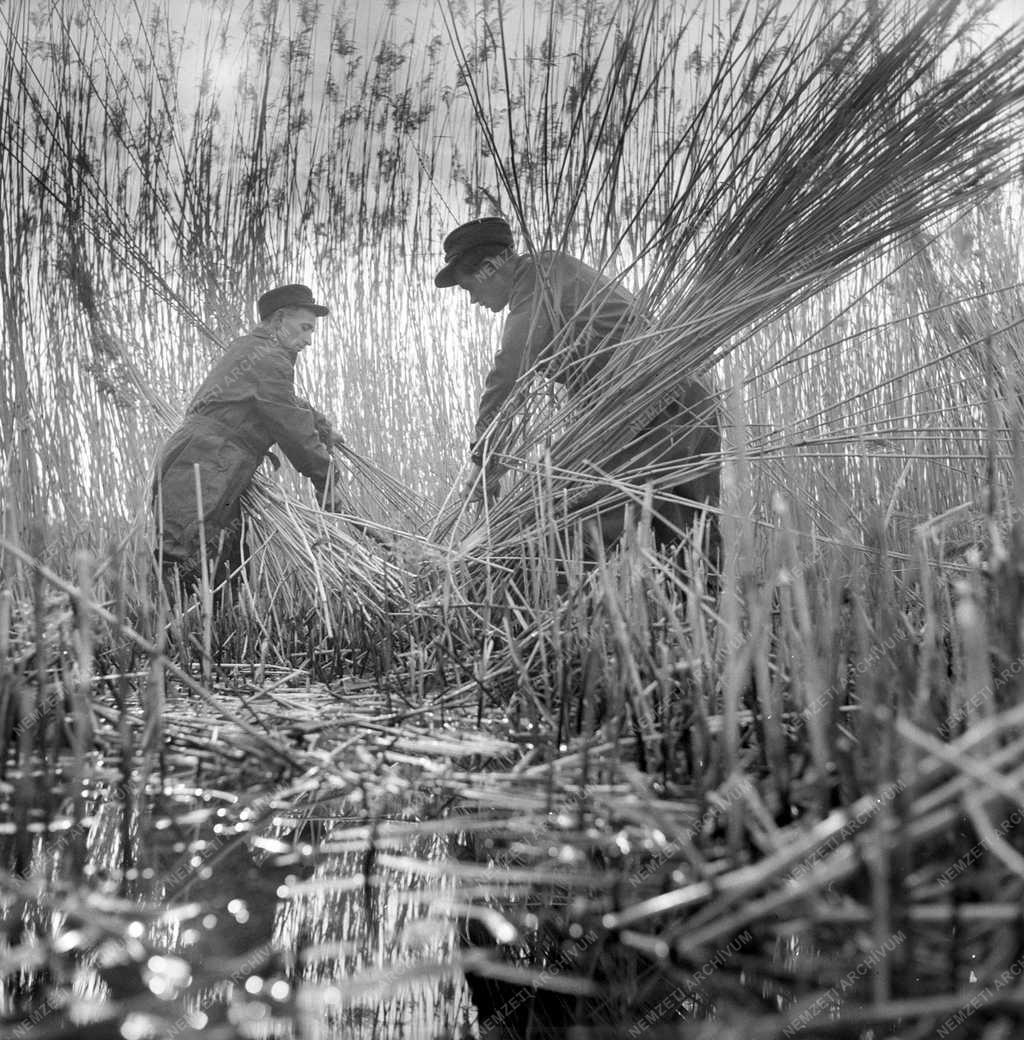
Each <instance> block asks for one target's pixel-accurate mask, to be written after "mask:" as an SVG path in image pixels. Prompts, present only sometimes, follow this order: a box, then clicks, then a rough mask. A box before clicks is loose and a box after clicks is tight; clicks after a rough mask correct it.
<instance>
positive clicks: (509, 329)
mask: <svg viewBox="0 0 1024 1040" xmlns="http://www.w3.org/2000/svg"><path fill="white" fill-rule="evenodd" d="M531 274H532V272H531ZM533 282H534V280H533V278H531V279H530V281H529V282H528V283H527V284H526V285H523V286H517V287H516V288H514V289H513V297H512V304H511V309H510V311H509V315H508V317H507V318H506V319H505V327H504V329H503V330H502V334H501V346H500V347H499V349H498V353H497V354H495V356H494V364H493V365H492V366H491V371H490V372H489V373H488V375H487V379H486V380H485V382H484V392H483V394H482V395H481V397H480V405H479V407H478V408H477V418H476V426H475V427H474V430H473V440H472V441H471V442H470V446H469V447H470V458H471V459H472V460H473V462H475V463H477V465H481V464H482V461H483V451H482V448H481V445H480V441H481V438H482V437H483V435H484V433H485V432H486V430H487V427H488V426H489V425H490V424H491V421H492V420H493V419H494V417H495V415H497V413H498V411H499V409H500V408H501V406H502V405H503V404H504V403H505V402H506V401H507V400H508V397H509V395H510V394H511V393H512V388H513V387H514V386H515V384H516V380H517V379H519V377H520V376H521V375H522V374H523V373H524V372H526V371H527V370H528V369H529V368H530V367H531V366H532V365H533V364H534V362H536V361H537V360H538V358H540V356H541V355H542V353H543V352H544V350H545V348H546V347H548V346H550V344H551V342H552V340H554V338H555V332H556V330H555V328H554V325H553V323H552V320H551V312H552V309H553V307H552V300H551V299H550V298H548V295H549V294H547V293H542V292H537V291H535V290H534V284H533Z"/></svg>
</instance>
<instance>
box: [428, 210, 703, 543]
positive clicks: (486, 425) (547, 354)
mask: <svg viewBox="0 0 1024 1040" xmlns="http://www.w3.org/2000/svg"><path fill="white" fill-rule="evenodd" d="M444 251H445V264H444V267H442V268H441V270H440V271H439V272H438V273H437V275H436V277H435V278H434V284H435V285H436V286H438V288H448V287H452V286H458V287H460V288H461V289H464V290H465V291H466V292H467V293H469V298H470V300H471V301H472V302H473V303H474V304H477V305H478V306H481V307H486V308H488V309H489V310H491V311H494V312H495V313H499V312H501V311H502V310H504V309H505V308H508V312H509V313H508V317H507V318H506V319H505V327H504V329H503V331H502V337H501V347H500V349H499V350H498V353H497V355H496V357H495V359H494V365H493V367H492V368H491V371H490V373H489V374H488V376H487V379H486V382H485V385H484V392H483V395H482V397H481V399H480V405H479V409H478V413H477V420H476V427H475V430H474V434H473V439H472V441H471V443H470V459H471V461H472V463H473V469H472V471H471V473H470V477H469V480H468V481H467V492H468V493H469V494H470V495H471V496H473V497H477V496H485V495H491V494H496V491H497V486H496V480H497V478H498V477H500V474H501V468H500V466H494V465H493V464H491V463H488V464H487V465H486V466H485V465H484V464H485V461H486V452H485V447H486V446H487V444H494V443H495V442H498V443H500V441H501V431H500V430H498V429H495V428H493V427H492V423H493V421H494V419H495V417H496V416H497V415H498V413H499V411H500V409H501V407H502V405H503V404H504V403H505V401H506V400H507V399H508V398H509V396H510V395H511V393H512V390H513V387H514V386H515V384H516V382H517V380H518V379H519V378H520V376H522V375H524V374H525V373H526V372H528V371H530V370H531V369H533V370H534V371H536V372H539V373H540V374H542V375H543V376H544V377H546V378H547V379H550V380H552V381H553V382H555V383H558V384H561V385H563V386H564V387H565V389H566V393H567V395H568V399H569V401H570V402H571V401H573V399H574V398H575V399H576V400H577V401H580V400H584V399H585V395H584V394H583V391H584V390H585V389H586V388H587V387H588V385H590V384H591V383H592V381H593V380H594V377H595V376H596V375H597V374H598V373H599V372H600V371H601V369H602V368H603V367H604V366H605V365H606V364H607V363H608V361H609V360H610V358H611V356H612V354H613V352H614V351H615V349H616V348H617V347H618V346H619V345H620V344H623V343H625V342H626V341H628V340H630V338H631V337H635V336H636V335H637V333H639V332H642V331H643V330H645V329H649V328H650V326H651V322H650V319H649V317H648V316H647V315H646V314H644V313H643V311H642V310H641V309H640V308H639V306H638V304H637V301H636V299H635V298H634V297H633V295H632V294H631V293H630V292H628V291H627V290H626V289H625V288H624V287H623V286H622V285H621V284H620V283H618V282H617V281H615V280H613V279H611V278H608V277H606V276H605V275H602V274H601V273H600V272H598V271H596V270H594V269H593V268H592V267H588V266H587V265H586V264H584V263H582V262H581V261H579V260H577V259H575V258H574V257H571V256H569V255H567V254H566V253H562V252H557V251H549V252H542V253H539V254H537V255H536V256H530V255H520V254H518V253H517V252H516V249H515V240H514V238H513V235H512V229H511V228H510V227H509V225H508V223H507V221H505V220H504V219H503V218H501V217H483V218H481V219H479V220H472V221H470V222H469V223H467V224H462V225H461V226H460V227H457V228H456V229H455V230H454V231H453V232H452V233H451V234H450V235H448V237H447V238H446V239H445V241H444ZM634 346H635V340H634ZM584 407H586V405H584ZM623 429H624V442H625V441H628V444H627V443H623V445H622V450H621V452H619V453H618V454H616V455H615V456H614V457H613V458H611V459H608V460H605V465H604V467H603V468H604V470H605V471H606V472H611V473H612V474H613V475H614V476H617V477H620V478H623V479H627V480H628V479H629V478H630V477H631V476H634V475H635V473H636V468H637V466H638V465H639V466H640V467H641V468H642V469H645V470H654V469H657V470H659V471H661V472H664V469H665V467H666V466H668V467H670V468H671V467H672V466H673V464H674V463H677V462H678V463H679V464H680V468H684V467H685V466H686V465H687V464H690V465H691V466H692V464H693V463H694V462H695V461H696V462H698V463H700V462H701V461H704V462H708V463H709V464H708V465H706V466H698V469H699V471H700V472H699V474H698V475H696V476H693V477H688V478H687V479H684V480H681V481H680V482H679V483H678V484H676V485H675V486H672V487H669V488H667V489H666V490H667V491H668V492H670V493H671V494H673V495H674V496H678V497H681V498H687V499H690V500H692V501H694V502H698V503H706V504H708V505H711V506H715V505H717V503H718V496H719V473H718V467H717V465H716V464H715V463H714V462H713V461H712V460H713V459H714V457H715V456H717V454H718V452H719V451H720V447H721V438H720V434H719V427H718V418H717V409H716V407H715V397H714V395H713V394H712V393H711V392H710V391H709V390H708V388H707V387H706V386H705V385H704V384H703V383H702V382H701V381H700V380H698V379H695V378H687V379H683V380H681V381H680V382H679V384H678V385H677V386H675V387H674V388H673V392H672V394H671V395H670V397H669V398H667V399H666V400H665V402H664V405H663V406H661V405H659V406H658V407H657V408H655V409H654V411H653V413H652V414H651V415H650V416H649V417H641V422H640V427H639V428H638V429H632V428H630V425H629V423H624V425H623ZM485 438H486V440H485ZM482 467H483V470H482ZM482 472H483V474H484V475H485V477H486V479H483V478H482ZM606 490H607V488H598V489H596V490H595V491H594V492H593V493H592V495H591V496H590V497H591V498H592V499H593V500H594V501H595V502H596V501H597V500H598V499H600V498H601V497H602V495H603V494H604V492H605V491H606ZM654 506H655V513H656V517H655V523H654V527H655V536H656V537H657V539H658V541H659V542H660V543H661V544H668V543H671V542H674V541H676V540H677V539H678V536H679V535H678V533H679V532H681V531H686V530H688V529H689V528H690V527H691V526H692V524H693V522H694V520H695V518H696V515H697V509H696V508H695V507H692V506H684V505H681V504H679V503H676V502H672V501H669V500H666V499H664V498H661V497H656V499H655V503H654ZM599 521H600V527H601V535H602V540H603V541H604V543H605V545H606V546H610V545H612V544H613V543H614V542H615V541H616V540H617V539H618V538H619V536H620V535H621V534H622V530H623V525H624V522H625V504H622V505H621V506H618V507H614V508H611V509H607V508H604V509H601V511H600V514H599ZM710 526H711V541H712V543H713V542H714V540H715V531H714V525H713V524H712V525H710Z"/></svg>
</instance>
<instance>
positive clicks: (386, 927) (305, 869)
mask: <svg viewBox="0 0 1024 1040" xmlns="http://www.w3.org/2000/svg"><path fill="white" fill-rule="evenodd" d="M120 790H122V788H120V787H118V786H117V785H116V784H106V783H104V784H100V785H94V786H93V787H92V788H91V790H90V791H89V796H88V798H87V800H86V810H87V812H88V813H89V815H87V816H86V817H84V818H83V819H82V820H80V821H78V822H76V821H75V820H74V819H73V818H72V817H71V816H69V815H58V816H56V817H54V818H52V819H50V820H49V822H48V824H44V821H43V820H41V819H40V820H38V821H36V822H35V823H33V824H32V825H31V829H32V830H33V831H34V832H35V833H34V834H33V836H32V842H31V852H30V859H29V861H28V862H25V847H24V845H21V846H20V848H19V842H18V834H17V827H16V825H15V822H14V814H13V812H12V802H11V801H10V800H8V801H7V803H6V804H5V805H4V806H3V812H4V815H3V827H2V835H0V840H2V846H0V848H2V850H3V860H2V863H0V869H3V870H4V871H5V872H6V873H7V874H8V880H9V881H10V882H11V884H9V885H6V886H5V889H6V890H7V891H8V892H9V893H10V892H17V895H15V896H14V897H13V898H10V897H9V898H8V899H7V900H6V901H5V905H4V907H3V911H2V918H0V928H2V930H3V931H4V932H5V933H6V938H7V941H8V947H7V949H6V950H5V951H4V952H3V963H4V968H3V975H4V976H5V980H4V987H3V992H2V1001H3V1003H2V1014H3V1018H4V1020H5V1021H6V1023H8V1026H7V1029H9V1030H13V1032H12V1033H11V1035H14V1036H17V1037H19V1038H25V1040H28V1038H31V1037H42V1036H48V1037H58V1036H64V1037H73V1036H82V1037H88V1036H96V1037H100V1036H109V1037H115V1036H116V1037H121V1038H123V1040H144V1038H146V1037H159V1036H174V1037H188V1036H191V1035H202V1036H204V1037H210V1036H216V1037H303V1038H307V1037H308V1038H315V1040H335V1038H338V1040H341V1038H353V1040H356V1038H363V1037H366V1038H376V1037H407V1038H409V1040H418V1038H424V1040H434V1038H455V1037H460V1038H461V1037H470V1036H474V1035H475V1032H474V1031H473V1029H472V1027H471V1022H472V1021H473V1019H474V1018H475V1013H474V1012H473V1011H472V1010H471V1006H470V1003H469V1000H468V995H467V991H466V988H465V983H464V981H463V979H462V976H461V974H459V973H457V972H454V973H453V971H452V969H451V968H450V967H448V968H445V967H444V962H445V961H447V960H448V959H449V957H450V955H451V952H452V947H453V943H454V938H453V936H454V926H453V918H452V915H451V914H450V913H449V912H448V911H449V909H450V908H451V905H452V893H451V885H450V884H448V883H447V882H446V880H445V877H444V872H443V871H438V872H437V874H436V875H435V876H432V877H429V878H423V879H420V880H419V881H417V880H416V879H410V877H409V876H408V875H407V874H403V873H402V871H400V870H398V869H395V868H394V867H390V866H388V865H387V863H386V862H378V861H377V855H376V853H375V852H374V851H373V846H372V843H371V844H370V845H367V844H366V843H365V842H362V843H360V842H356V841H345V840H341V841H334V840H332V831H333V832H334V833H338V832H343V831H344V830H345V829H346V826H347V821H346V818H345V816H344V815H343V813H344V809H343V808H342V809H341V810H340V811H339V815H338V816H337V817H335V818H334V819H333V820H330V821H326V820H324V819H323V818H322V816H320V817H316V816H314V817H313V818H312V819H306V820H296V819H286V818H281V817H279V816H276V815H275V814H274V813H273V811H272V807H271V806H269V804H268V802H267V800H266V799H264V800H260V799H259V798H257V799H245V798H244V797H243V798H241V799H240V798H239V797H238V796H236V795H234V794H231V793H229V792H224V791H217V790H212V789H204V788H200V787H195V786H190V785H188V784H185V783H173V782H165V783H164V784H163V785H161V786H160V787H159V788H154V787H153V786H152V785H151V786H150V791H149V793H148V795H147V797H146V799H145V801H144V803H143V804H138V805H129V804H128V803H127V802H126V801H125V799H124V798H123V797H119V796H118V792H119V791H120ZM7 793H8V795H11V794H12V793H13V786H11V787H9V788H8V792H7ZM57 794H58V797H59V792H57ZM247 802H248V803H249V804H246V803H247ZM126 814H127V816H126ZM353 822H354V821H353ZM126 838H127V842H128V844H127V846H126V845H125V840H126ZM447 843H448V839H447V837H445V836H444V835H440V836H421V837H415V838H412V839H410V840H409V842H408V843H407V844H406V846H405V847H404V848H395V849H393V851H395V852H402V853H406V854H408V855H410V856H414V857H415V858H416V859H417V860H422V861H426V862H431V861H437V862H440V861H441V860H443V859H444V857H445V855H446V852H447ZM360 846H361V847H360ZM367 878H369V879H370V880H369V881H367Z"/></svg>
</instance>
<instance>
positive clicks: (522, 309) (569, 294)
mask: <svg viewBox="0 0 1024 1040" xmlns="http://www.w3.org/2000/svg"><path fill="white" fill-rule="evenodd" d="M512 263H513V264H515V267H514V269H513V274H512V293H511V296H510V297H509V303H508V307H509V313H508V317H507V318H506V319H505V327H504V329H503V330H502V334H501V347H500V349H499V350H498V353H497V354H496V355H495V358H494V365H493V366H492V368H491V371H490V373H489V374H488V376H487V380H486V382H485V384H484V392H483V395H482V396H481V398H480V407H479V409H478V411H477V421H476V429H475V430H474V434H473V442H472V445H471V453H472V458H473V461H474V462H477V463H479V462H480V461H481V453H480V449H479V442H480V439H481V437H483V435H484V432H485V431H486V429H487V427H488V426H489V425H490V423H491V420H492V419H493V418H494V416H495V415H496V414H497V412H498V409H499V408H501V406H502V405H503V404H504V403H505V401H506V399H507V398H508V396H509V394H511V393H512V388H513V386H514V385H515V382H516V380H517V379H518V378H519V377H520V376H521V375H522V374H523V373H524V372H526V371H527V370H528V369H530V368H531V367H532V366H533V365H534V364H536V363H538V362H539V363H540V364H539V365H538V371H540V372H541V373H542V374H543V375H544V376H546V377H547V378H548V379H551V380H552V381H553V382H556V383H560V384H564V385H565V386H566V387H567V388H568V391H569V393H570V394H572V393H573V391H575V390H577V389H579V388H580V387H581V386H583V385H585V384H586V383H587V382H588V381H589V380H590V379H592V378H593V376H594V375H596V374H597V372H599V371H600V370H601V369H602V368H603V367H604V365H605V364H606V362H607V361H608V359H609V357H610V351H611V350H612V349H614V347H615V346H617V345H618V344H619V343H620V342H622V340H624V339H626V338H627V337H628V336H629V335H630V334H631V332H633V331H635V330H637V329H639V328H642V327H643V326H644V325H646V319H645V318H644V316H643V315H642V314H641V313H640V312H639V311H638V309H637V306H636V300H635V298H634V296H633V294H632V293H631V292H629V291H628V290H627V289H625V288H623V286H621V285H620V284H618V283H617V282H614V281H612V280H611V279H610V278H607V277H606V276H605V275H602V274H601V273H600V272H598V271H595V270H594V268H592V267H589V266H588V265H587V264H585V263H583V262H582V261H580V260H577V259H575V258H574V257H571V256H569V255H568V254H566V253H558V252H546V253H539V254H538V255H537V258H536V259H534V258H533V257H531V256H520V257H517V258H516V259H515V260H513V261H512ZM552 355H555V356H554V357H552ZM545 359H546V360H545Z"/></svg>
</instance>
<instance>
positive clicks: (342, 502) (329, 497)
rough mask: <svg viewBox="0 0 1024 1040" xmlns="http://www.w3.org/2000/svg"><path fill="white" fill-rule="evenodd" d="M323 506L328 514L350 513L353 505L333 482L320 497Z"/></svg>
mask: <svg viewBox="0 0 1024 1040" xmlns="http://www.w3.org/2000/svg"><path fill="white" fill-rule="evenodd" d="M319 499H320V504H321V506H322V507H323V508H324V509H325V510H326V511H327V512H328V513H348V512H350V511H351V508H352V507H351V503H350V502H349V501H348V497H347V496H346V495H345V494H344V492H343V491H342V490H341V488H339V487H338V486H337V484H335V483H334V482H333V481H332V482H331V483H329V484H328V485H327V488H326V489H325V490H324V492H323V493H322V494H321V495H320V496H319Z"/></svg>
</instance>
